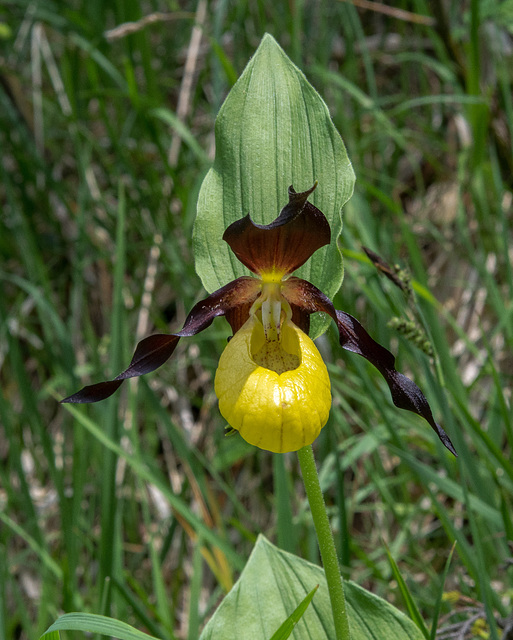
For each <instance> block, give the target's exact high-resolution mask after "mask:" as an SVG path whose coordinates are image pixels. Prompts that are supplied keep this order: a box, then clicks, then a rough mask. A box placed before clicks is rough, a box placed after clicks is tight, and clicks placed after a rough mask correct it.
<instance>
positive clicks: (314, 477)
mask: <svg viewBox="0 0 513 640" xmlns="http://www.w3.org/2000/svg"><path fill="white" fill-rule="evenodd" d="M297 455H298V458H299V464H300V466H301V473H302V475H303V482H304V485H305V489H306V495H307V498H308V503H309V504H310V510H311V512H312V518H313V521H314V526H315V532H316V533H317V541H318V543H319V550H320V552H321V558H322V564H323V566H324V573H325V574H326V581H327V583H328V591H329V594H330V600H331V609H332V612H333V620H334V622H335V637H336V638H337V640H351V633H350V631H349V620H348V618H347V610H346V599H345V596H344V586H343V584H342V578H341V576H340V568H339V564H338V558H337V551H336V549H335V541H334V540H333V533H332V531H331V527H330V523H329V520H328V514H327V513H326V505H325V504H324V498H323V495H322V491H321V485H320V483H319V475H318V473H317V467H316V466H315V459H314V455H313V449H312V445H308V446H306V447H303V448H302V449H300V450H299V451H298V452H297Z"/></svg>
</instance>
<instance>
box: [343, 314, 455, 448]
mask: <svg viewBox="0 0 513 640" xmlns="http://www.w3.org/2000/svg"><path fill="white" fill-rule="evenodd" d="M337 326H338V331H339V335H340V344H341V345H342V347H343V348H344V349H347V350H348V351H352V352H353V353H357V354H358V355H360V356H363V357H364V358H366V359H367V360H368V361H369V362H371V363H372V364H373V365H374V366H375V367H376V368H377V369H378V371H379V372H380V373H381V375H382V376H383V377H384V378H385V380H386V382H387V384H388V386H389V388H390V392H391V394H392V400H393V402H394V404H395V406H396V407H399V408H400V409H407V410H408V411H413V413H416V414H417V415H419V416H421V417H422V418H424V419H425V420H427V422H428V423H429V424H430V425H431V427H432V428H433V429H434V431H435V432H436V434H437V435H438V437H439V438H440V440H441V441H442V444H443V445H444V446H445V447H447V449H449V451H450V452H451V453H453V454H454V455H455V456H456V455H457V453H456V450H455V448H454V445H453V444H452V442H451V440H450V439H449V436H448V435H447V434H446V433H445V431H444V430H443V429H442V427H441V426H440V425H439V424H437V423H436V422H435V420H434V418H433V414H432V413H431V409H430V407H429V404H428V401H427V400H426V398H425V396H424V394H423V393H422V391H421V390H420V389H419V388H418V387H417V385H416V384H415V383H414V382H413V381H412V380H410V379H409V378H407V377H406V376H404V375H403V374H402V373H399V372H398V371H396V370H395V358H394V356H393V355H392V354H391V353H390V351H388V350H387V349H385V348H384V347H382V346H381V345H380V344H378V343H377V342H376V341H375V340H373V339H372V338H371V337H370V335H369V334H368V333H367V332H366V331H365V329H364V328H363V327H362V325H361V324H360V323H359V322H358V320H356V319H355V318H353V317H352V316H350V315H349V314H348V313H345V312H344V311H337Z"/></svg>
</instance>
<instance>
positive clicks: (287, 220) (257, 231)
mask: <svg viewBox="0 0 513 640" xmlns="http://www.w3.org/2000/svg"><path fill="white" fill-rule="evenodd" d="M316 186H317V183H315V184H314V186H313V187H312V188H311V189H309V190H308V191H303V192H302V193H296V192H295V191H294V188H293V187H292V186H290V187H289V203H288V204H287V205H286V206H285V207H283V209H282V210H281V212H280V215H279V216H278V217H277V218H276V220H274V221H273V222H271V223H270V224H267V225H260V224H255V223H254V222H253V221H252V220H251V217H250V216H249V214H248V215H247V216H246V217H245V218H241V219H240V220H237V221H236V222H234V223H232V224H231V225H230V226H229V227H228V228H227V229H226V231H225V232H224V235H223V240H225V241H226V242H227V243H228V244H229V245H230V248H231V249H232V251H233V252H234V253H235V255H236V256H237V258H238V259H239V260H240V261H241V262H242V264H244V265H245V266H246V267H248V269H250V270H251V271H253V273H257V274H262V273H264V272H269V271H274V272H278V273H281V274H283V275H287V274H289V273H292V272H293V271H295V270H296V269H298V268H299V267H300V266H301V265H302V264H304V263H305V262H306V261H307V260H308V258H310V256H311V255H313V254H314V253H315V251H317V249H320V248H321V247H323V246H324V245H326V244H329V243H330V240H331V231H330V225H329V223H328V221H327V220H326V218H325V216H324V214H323V213H322V212H321V211H320V210H319V209H317V207H314V206H313V204H311V203H310V202H308V201H307V198H308V196H309V195H310V194H311V193H312V191H313V190H314V189H315V188H316Z"/></svg>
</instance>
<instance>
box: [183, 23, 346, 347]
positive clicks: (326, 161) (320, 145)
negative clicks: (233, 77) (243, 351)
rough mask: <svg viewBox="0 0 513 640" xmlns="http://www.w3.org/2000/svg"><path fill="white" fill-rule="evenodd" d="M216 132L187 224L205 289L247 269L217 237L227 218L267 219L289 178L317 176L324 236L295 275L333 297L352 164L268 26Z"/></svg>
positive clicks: (303, 182) (301, 183)
mask: <svg viewBox="0 0 513 640" xmlns="http://www.w3.org/2000/svg"><path fill="white" fill-rule="evenodd" d="M215 137H216V157H215V162H214V165H213V167H212V168H211V169H210V171H209V172H208V174H207V175H206V177H205V180H204V181H203V184H202V187H201V190H200V194H199V197H198V211H197V217H196V222H195V227H194V255H195V260H196V271H197V273H198V275H199V276H200V278H201V280H202V282H203V286H204V287H205V289H206V290H207V291H208V292H209V293H211V292H212V291H215V290H216V289H218V288H219V287H221V286H223V285H225V284H227V283H228V282H230V281H231V280H233V279H235V278H237V277H239V276H242V275H248V273H249V272H248V271H247V269H246V268H245V267H243V266H242V264H240V262H239V261H238V260H237V258H236V257H235V255H233V254H232V253H231V251H230V249H229V247H228V245H227V244H226V243H225V242H224V241H223V240H222V236H223V233H224V230H225V229H226V227H228V225H229V224H231V223H232V222H234V221H235V220H238V219H239V218H242V217H243V216H245V215H246V214H247V213H250V214H251V216H252V218H253V220H254V221H255V222H257V223H259V224H268V223H269V222H271V221H272V220H274V219H275V218H276V217H277V216H278V214H279V212H280V210H281V208H282V207H283V206H284V205H285V204H286V203H287V202H288V195H287V189H288V187H289V185H291V184H292V185H293V186H294V188H295V189H296V191H305V190H306V189H309V188H310V187H311V186H312V185H313V183H314V182H315V181H316V180H318V182H319V185H318V187H317V189H316V191H315V192H314V193H313V195H312V196H311V198H310V201H311V202H312V203H313V204H314V205H315V206H316V207H318V208H319V209H320V210H321V211H322V212H323V213H324V215H325V216H326V217H327V219H328V221H329V223H330V226H331V232H332V239H331V244H330V245H328V246H327V247H324V248H322V249H320V250H319V251H317V252H316V253H315V254H314V255H313V256H312V258H311V259H310V260H308V262H307V263H306V264H305V265H303V266H302V267H301V269H298V271H297V272H296V275H297V276H299V277H302V278H305V279H306V280H309V281H310V282H312V283H313V284H315V285H316V286H317V287H319V289H321V290H322V291H323V292H324V293H325V294H326V295H328V296H330V297H332V296H333V295H334V294H335V293H336V292H337V291H338V289H339V288H340V285H341V284H342V276H343V265H342V255H341V252H340V250H339V248H338V246H337V239H338V237H339V235H340V233H341V230H342V213H341V212H342V206H343V205H344V204H345V202H347V200H348V199H349V198H350V197H351V194H352V192H353V187H354V181H355V177H354V172H353V169H352V166H351V162H350V161H349V158H348V157H347V153H346V149H345V147H344V143H343V142H342V138H341V137H340V135H339V133H338V131H337V130H336V129H335V126H334V125H333V123H332V121H331V118H330V114H329V112H328V108H327V106H326V104H325V103H324V101H323V100H322V98H321V97H320V96H319V94H318V93H317V92H316V90H315V89H314V88H313V87H312V85H311V84H310V83H309V82H308V80H307V79H306V78H305V76H304V75H303V73H302V72H301V71H300V70H299V69H298V68H297V67H296V66H295V65H294V64H293V63H292V61H291V60H290V59H289V58H288V57H287V55H286V54H285V52H284V51H283V49H281V47H280V46H279V45H278V43H277V42H276V41H275V40H274V38H273V37H272V36H270V35H269V34H266V35H265V36H264V37H263V39H262V42H261V43H260V46H259V47H258V50H257V52H256V53H255V55H254V56H253V58H252V59H251V60H250V62H249V63H248V65H247V66H246V68H245V70H244V71H243V73H242V75H241V76H240V78H239V80H238V81H237V82H236V84H235V85H234V87H233V88H232V90H231V91H230V93H229V94H228V97H227V98H226V100H225V102H224V104H223V106H222V107H221V109H220V111H219V114H218V116H217V120H216V125H215ZM313 334H314V336H313V337H315V335H318V334H319V330H317V332H316V331H315V330H313Z"/></svg>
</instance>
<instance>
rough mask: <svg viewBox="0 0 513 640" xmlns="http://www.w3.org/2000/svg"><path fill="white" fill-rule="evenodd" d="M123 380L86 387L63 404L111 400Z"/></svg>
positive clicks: (63, 401) (66, 399)
mask: <svg viewBox="0 0 513 640" xmlns="http://www.w3.org/2000/svg"><path fill="white" fill-rule="evenodd" d="M122 382H123V380H109V381H108V382H98V383H97V384H90V385H88V386H87V387H84V388H83V389H81V390H80V391H77V393H74V394H73V395H72V396H68V397H67V398H64V400H61V402H62V403H65V402H68V403H72V404H81V403H84V402H99V401H100V400H105V399H106V398H109V397H110V396H111V395H112V394H113V393H114V392H115V391H117V390H118V389H119V387H120V386H121V383H122Z"/></svg>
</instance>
